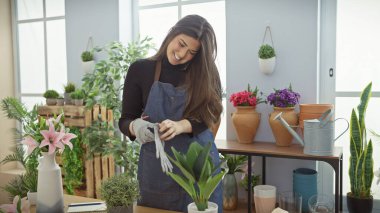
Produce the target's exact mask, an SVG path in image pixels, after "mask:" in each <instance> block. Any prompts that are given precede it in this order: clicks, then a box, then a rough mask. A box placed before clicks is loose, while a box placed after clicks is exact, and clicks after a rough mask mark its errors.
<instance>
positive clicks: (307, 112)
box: [299, 104, 334, 133]
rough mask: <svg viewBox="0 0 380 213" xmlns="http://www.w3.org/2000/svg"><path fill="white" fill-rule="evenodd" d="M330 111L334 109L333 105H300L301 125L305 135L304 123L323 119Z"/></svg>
mask: <svg viewBox="0 0 380 213" xmlns="http://www.w3.org/2000/svg"><path fill="white" fill-rule="evenodd" d="M328 109H334V105H333V104H300V114H299V125H300V128H301V131H302V133H303V126H304V125H303V121H304V120H309V119H315V118H319V117H321V115H322V114H323V113H324V112H326V111H327V110H328Z"/></svg>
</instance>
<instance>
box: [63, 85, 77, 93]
mask: <svg viewBox="0 0 380 213" xmlns="http://www.w3.org/2000/svg"><path fill="white" fill-rule="evenodd" d="M64 89H65V93H71V92H74V91H75V84H73V83H67V85H66V86H64Z"/></svg>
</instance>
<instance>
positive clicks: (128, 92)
mask: <svg viewBox="0 0 380 213" xmlns="http://www.w3.org/2000/svg"><path fill="white" fill-rule="evenodd" d="M155 66H156V61H153V60H148V59H141V60H138V61H136V62H134V63H133V64H132V65H131V66H130V67H129V70H128V74H127V77H126V78H125V82H124V91H123V103H122V112H121V117H120V119H119V128H120V131H121V132H122V133H124V135H126V136H128V137H129V138H130V139H131V140H134V139H135V137H134V136H132V135H131V133H130V132H129V124H130V123H131V122H132V121H133V120H134V119H136V118H139V117H141V114H142V113H143V111H144V108H145V106H146V103H147V100H148V95H149V92H150V88H151V87H152V84H153V82H154V72H155ZM186 66H187V65H186V64H181V65H171V64H170V63H169V61H168V59H167V58H166V57H165V58H164V59H163V61H162V65H161V75H160V79H159V81H160V82H163V83H170V84H172V85H173V86H175V87H177V86H180V85H181V84H182V83H183V82H184V81H185V77H186V72H187V71H186ZM188 120H189V122H190V123H191V126H192V130H193V132H192V134H193V135H197V134H199V133H201V132H203V131H204V130H206V129H207V125H206V124H205V123H204V122H197V121H195V120H192V119H188Z"/></svg>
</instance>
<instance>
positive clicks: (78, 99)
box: [70, 89, 84, 106]
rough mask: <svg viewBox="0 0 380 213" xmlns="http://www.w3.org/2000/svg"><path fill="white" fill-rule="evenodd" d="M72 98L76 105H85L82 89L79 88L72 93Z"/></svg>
mask: <svg viewBox="0 0 380 213" xmlns="http://www.w3.org/2000/svg"><path fill="white" fill-rule="evenodd" d="M70 97H71V99H72V100H74V104H75V106H83V99H84V93H83V91H82V90H80V89H77V90H75V91H74V92H73V93H71V95H70Z"/></svg>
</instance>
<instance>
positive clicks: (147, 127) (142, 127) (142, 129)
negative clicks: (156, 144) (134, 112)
mask: <svg viewBox="0 0 380 213" xmlns="http://www.w3.org/2000/svg"><path fill="white" fill-rule="evenodd" d="M154 126H155V125H154V124H153V123H151V122H148V121H145V120H143V119H141V118H138V119H136V120H134V121H133V123H132V129H133V131H134V132H135V135H136V141H137V142H139V143H141V144H144V143H146V142H152V141H154V133H153V131H152V130H153V128H154Z"/></svg>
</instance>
